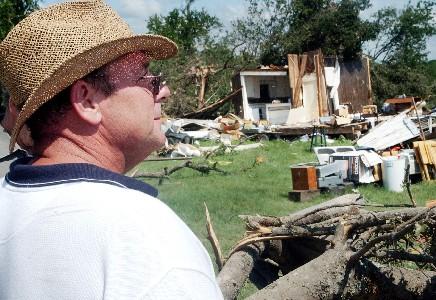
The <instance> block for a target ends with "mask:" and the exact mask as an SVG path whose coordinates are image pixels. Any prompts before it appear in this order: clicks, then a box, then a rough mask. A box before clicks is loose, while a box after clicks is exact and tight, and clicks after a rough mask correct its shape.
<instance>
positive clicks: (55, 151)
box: [32, 137, 126, 173]
mask: <svg viewBox="0 0 436 300" xmlns="http://www.w3.org/2000/svg"><path fill="white" fill-rule="evenodd" d="M81 139H83V140H74V139H69V138H66V137H56V138H52V139H50V141H45V142H43V143H40V144H39V145H38V147H35V148H36V150H37V151H36V153H38V154H37V155H36V156H35V160H34V161H33V162H32V165H52V164H62V163H89V164H93V165H96V166H99V167H101V168H105V169H107V170H111V171H113V172H117V173H124V172H125V168H126V163H125V159H124V155H123V154H122V153H121V152H120V151H116V150H115V149H114V148H113V147H111V146H110V145H106V144H103V143H101V142H100V141H99V140H97V139H95V138H93V137H83V138H81ZM86 139H90V140H88V141H86ZM38 150H39V151H38Z"/></svg>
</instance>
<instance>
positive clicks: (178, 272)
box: [0, 164, 222, 300]
mask: <svg viewBox="0 0 436 300" xmlns="http://www.w3.org/2000/svg"><path fill="white" fill-rule="evenodd" d="M0 184H1V186H0V299H199V300H200V299H201V300H204V299H222V295H221V292H220V290H219V288H218V286H217V283H216V281H215V275H214V271H213V267H212V264H211V261H210V258H209V255H208V253H207V251H206V250H205V249H204V247H203V245H202V244H201V242H200V241H199V240H198V239H197V238H196V237H195V235H194V234H193V233H192V231H191V230H190V229H189V228H188V227H187V226H186V225H185V223H184V222H183V221H181V220H180V219H179V218H178V217H177V216H176V215H175V214H174V212H173V211H172V210H171V209H169V208H168V207H167V206H166V205H165V204H163V203H162V202H161V201H159V200H158V199H156V198H155V197H153V196H150V195H148V194H146V193H144V192H141V191H139V190H146V191H147V192H148V193H149V194H154V193H155V190H154V189H153V188H152V187H150V186H147V185H145V184H144V183H142V182H138V181H136V180H133V179H131V178H128V177H124V176H121V175H118V174H115V173H112V172H109V171H106V170H104V169H100V168H97V167H95V166H92V165H86V164H66V165H54V166H44V167H33V166H27V165H22V164H15V165H13V166H12V167H11V172H10V173H8V174H7V176H6V178H5V179H1V180H0Z"/></svg>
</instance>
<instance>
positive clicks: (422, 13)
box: [371, 0, 436, 105]
mask: <svg viewBox="0 0 436 300" xmlns="http://www.w3.org/2000/svg"><path fill="white" fill-rule="evenodd" d="M435 8H436V3H435V2H433V1H426V0H421V1H419V2H418V3H417V4H416V5H412V4H411V3H410V2H409V3H408V4H407V5H406V6H405V8H404V9H402V10H397V9H393V8H385V9H382V10H380V11H378V12H377V13H376V15H375V16H374V19H375V24H376V26H377V27H378V29H379V30H378V32H379V33H378V36H377V38H376V41H377V43H376V44H375V47H374V50H373V51H372V54H371V55H372V57H373V59H374V61H373V62H374V63H373V69H372V75H373V79H374V80H373V91H374V96H375V99H376V101H377V102H378V103H379V104H381V103H382V101H384V100H385V99H387V98H391V97H394V96H396V95H401V94H406V95H409V96H421V97H424V98H427V97H430V95H433V96H431V97H430V98H429V99H428V100H429V101H430V102H433V105H434V104H435V102H436V98H435V96H436V95H435V94H436V83H435V80H434V78H433V77H432V76H431V71H430V68H429V64H428V63H427V52H426V42H427V40H428V39H429V38H430V37H431V36H433V35H435V34H436V22H435V21H434V17H433V16H434V13H435Z"/></svg>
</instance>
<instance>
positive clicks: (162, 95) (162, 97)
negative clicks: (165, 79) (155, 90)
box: [154, 85, 171, 103]
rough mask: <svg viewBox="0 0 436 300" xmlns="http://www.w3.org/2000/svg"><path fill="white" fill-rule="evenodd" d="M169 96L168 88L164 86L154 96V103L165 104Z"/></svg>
mask: <svg viewBox="0 0 436 300" xmlns="http://www.w3.org/2000/svg"><path fill="white" fill-rule="evenodd" d="M170 95H171V91H170V89H169V87H168V86H166V85H164V86H162V87H161V88H160V90H159V94H157V95H156V98H155V100H154V101H155V102H158V103H161V102H165V101H166V99H167V98H168V97H169V96H170Z"/></svg>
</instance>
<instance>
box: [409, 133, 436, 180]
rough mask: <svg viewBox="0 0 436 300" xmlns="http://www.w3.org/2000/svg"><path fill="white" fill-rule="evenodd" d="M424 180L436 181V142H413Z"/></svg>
mask: <svg viewBox="0 0 436 300" xmlns="http://www.w3.org/2000/svg"><path fill="white" fill-rule="evenodd" d="M413 149H414V150H415V155H416V161H417V162H418V164H419V168H420V169H421V176H422V180H426V181H427V180H432V179H436V141H432V140H430V141H419V142H413Z"/></svg>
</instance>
